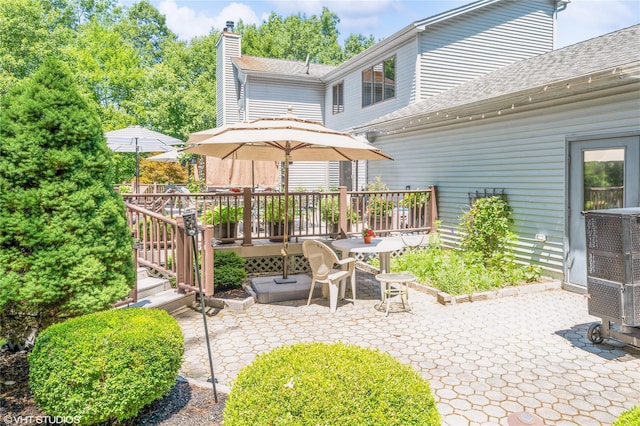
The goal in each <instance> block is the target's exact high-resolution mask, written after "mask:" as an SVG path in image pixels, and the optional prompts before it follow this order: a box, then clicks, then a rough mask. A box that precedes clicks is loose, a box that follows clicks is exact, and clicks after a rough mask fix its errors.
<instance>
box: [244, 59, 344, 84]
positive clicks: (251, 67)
mask: <svg viewBox="0 0 640 426" xmlns="http://www.w3.org/2000/svg"><path fill="white" fill-rule="evenodd" d="M233 62H234V63H235V64H236V66H237V67H238V68H239V69H240V70H242V71H245V72H247V73H252V72H254V73H256V72H257V73H269V74H279V75H287V76H294V77H310V78H316V79H319V78H321V77H322V76H324V75H325V74H326V73H328V72H329V71H332V70H334V69H335V68H336V66H335V65H324V64H314V63H309V69H308V72H307V66H306V65H305V63H304V62H297V61H286V60H283V59H273V58H260V57H257V56H242V57H240V58H233Z"/></svg>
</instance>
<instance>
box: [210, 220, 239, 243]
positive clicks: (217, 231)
mask: <svg viewBox="0 0 640 426" xmlns="http://www.w3.org/2000/svg"><path fill="white" fill-rule="evenodd" d="M237 235H238V224H237V223H219V224H217V225H214V228H213V236H214V238H215V239H216V240H219V241H220V243H221V244H231V243H233V242H234V241H235V240H236V239H237Z"/></svg>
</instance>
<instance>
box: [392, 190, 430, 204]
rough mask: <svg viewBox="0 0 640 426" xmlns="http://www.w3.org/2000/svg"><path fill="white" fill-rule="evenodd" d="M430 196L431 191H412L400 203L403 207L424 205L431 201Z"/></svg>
mask: <svg viewBox="0 0 640 426" xmlns="http://www.w3.org/2000/svg"><path fill="white" fill-rule="evenodd" d="M430 198H431V193H430V192H429V193H428V192H412V193H410V194H405V196H404V197H402V200H400V202H399V203H398V204H399V205H400V206H402V207H408V208H416V207H422V206H424V205H425V204H427V201H429V199H430Z"/></svg>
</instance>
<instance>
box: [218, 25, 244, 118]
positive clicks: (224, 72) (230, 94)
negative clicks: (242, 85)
mask: <svg viewBox="0 0 640 426" xmlns="http://www.w3.org/2000/svg"><path fill="white" fill-rule="evenodd" d="M237 56H240V35H239V34H231V33H223V34H222V35H221V36H220V38H219V39H218V43H217V45H216V104H217V105H216V115H217V117H216V124H217V125H218V126H222V125H225V124H230V123H237V122H238V121H240V114H239V108H238V92H237V87H238V84H239V83H237V82H236V80H237V75H236V70H235V67H234V66H233V64H232V63H231V59H232V58H233V57H237Z"/></svg>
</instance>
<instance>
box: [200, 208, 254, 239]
mask: <svg viewBox="0 0 640 426" xmlns="http://www.w3.org/2000/svg"><path fill="white" fill-rule="evenodd" d="M243 213H244V207H243V206H229V205H218V206H216V207H214V208H213V209H212V210H207V211H206V212H205V214H204V217H203V218H202V222H204V223H205V224H212V225H213V226H214V229H213V233H214V235H215V236H216V238H217V239H219V240H220V241H221V242H222V243H231V242H233V241H234V240H235V239H236V236H237V230H238V222H240V221H241V220H242V215H243Z"/></svg>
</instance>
